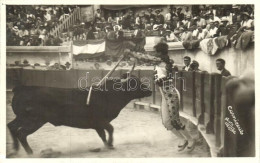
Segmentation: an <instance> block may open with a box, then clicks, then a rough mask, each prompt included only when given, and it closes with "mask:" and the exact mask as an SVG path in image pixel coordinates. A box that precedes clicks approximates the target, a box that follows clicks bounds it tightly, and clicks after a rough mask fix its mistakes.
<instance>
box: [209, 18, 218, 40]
mask: <svg viewBox="0 0 260 163" xmlns="http://www.w3.org/2000/svg"><path fill="white" fill-rule="evenodd" d="M218 26H219V22H218V21H215V22H214V21H211V22H210V30H209V34H210V37H212V38H213V37H217V36H219V30H218Z"/></svg>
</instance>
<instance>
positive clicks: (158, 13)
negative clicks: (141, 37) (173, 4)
mask: <svg viewBox="0 0 260 163" xmlns="http://www.w3.org/2000/svg"><path fill="white" fill-rule="evenodd" d="M155 13H156V16H155V24H164V16H163V15H162V14H161V10H160V9H156V10H155Z"/></svg>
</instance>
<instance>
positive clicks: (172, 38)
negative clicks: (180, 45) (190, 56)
mask: <svg viewBox="0 0 260 163" xmlns="http://www.w3.org/2000/svg"><path fill="white" fill-rule="evenodd" d="M166 40H167V41H179V39H178V38H177V37H176V36H175V34H174V33H173V32H171V34H170V36H168V35H167V36H166Z"/></svg>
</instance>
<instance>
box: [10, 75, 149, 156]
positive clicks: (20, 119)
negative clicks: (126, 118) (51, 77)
mask: <svg viewBox="0 0 260 163" xmlns="http://www.w3.org/2000/svg"><path fill="white" fill-rule="evenodd" d="M129 88H136V89H135V90H133V89H132V90H130V89H129ZM13 92H14V96H13V99H12V108H13V111H14V113H15V114H16V118H15V119H14V120H13V121H11V122H10V123H8V125H7V126H8V128H9V130H10V133H11V136H12V139H13V142H14V143H13V147H14V149H15V150H16V151H17V150H18V148H19V143H18V141H20V143H21V144H22V146H23V147H24V149H25V150H26V152H27V153H28V154H32V153H33V151H32V149H31V148H30V146H29V144H28V142H27V136H28V135H30V134H32V133H34V132H35V131H36V130H38V129H39V128H40V127H42V126H43V125H44V124H45V123H47V122H49V123H51V124H53V125H55V126H60V125H64V126H70V127H76V128H82V129H95V130H96V131H97V133H98V135H99V136H100V137H101V139H102V141H103V142H104V144H105V146H106V147H109V148H112V147H113V130H114V129H113V126H112V125H111V124H110V122H111V121H112V120H113V119H115V118H116V117H117V116H118V114H119V113H120V111H121V110H122V109H123V108H124V107H125V106H126V105H127V104H128V103H129V102H130V101H131V100H133V99H137V98H142V97H147V96H150V95H151V91H150V90H149V88H148V84H147V83H142V82H141V81H140V79H138V78H137V77H135V76H131V77H130V78H127V79H124V81H122V80H121V79H117V80H107V81H105V83H104V84H103V85H102V86H101V87H100V89H95V90H93V91H92V95H91V101H90V105H89V106H87V105H86V99H87V96H88V90H80V89H64V88H50V87H38V86H19V87H15V88H14V89H13ZM105 130H107V132H108V140H106V134H105Z"/></svg>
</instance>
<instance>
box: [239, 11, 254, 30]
mask: <svg viewBox="0 0 260 163" xmlns="http://www.w3.org/2000/svg"><path fill="white" fill-rule="evenodd" d="M241 15H242V19H243V20H242V21H241V28H243V29H244V30H252V29H253V20H252V19H251V17H250V15H249V14H248V12H242V14H241Z"/></svg>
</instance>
